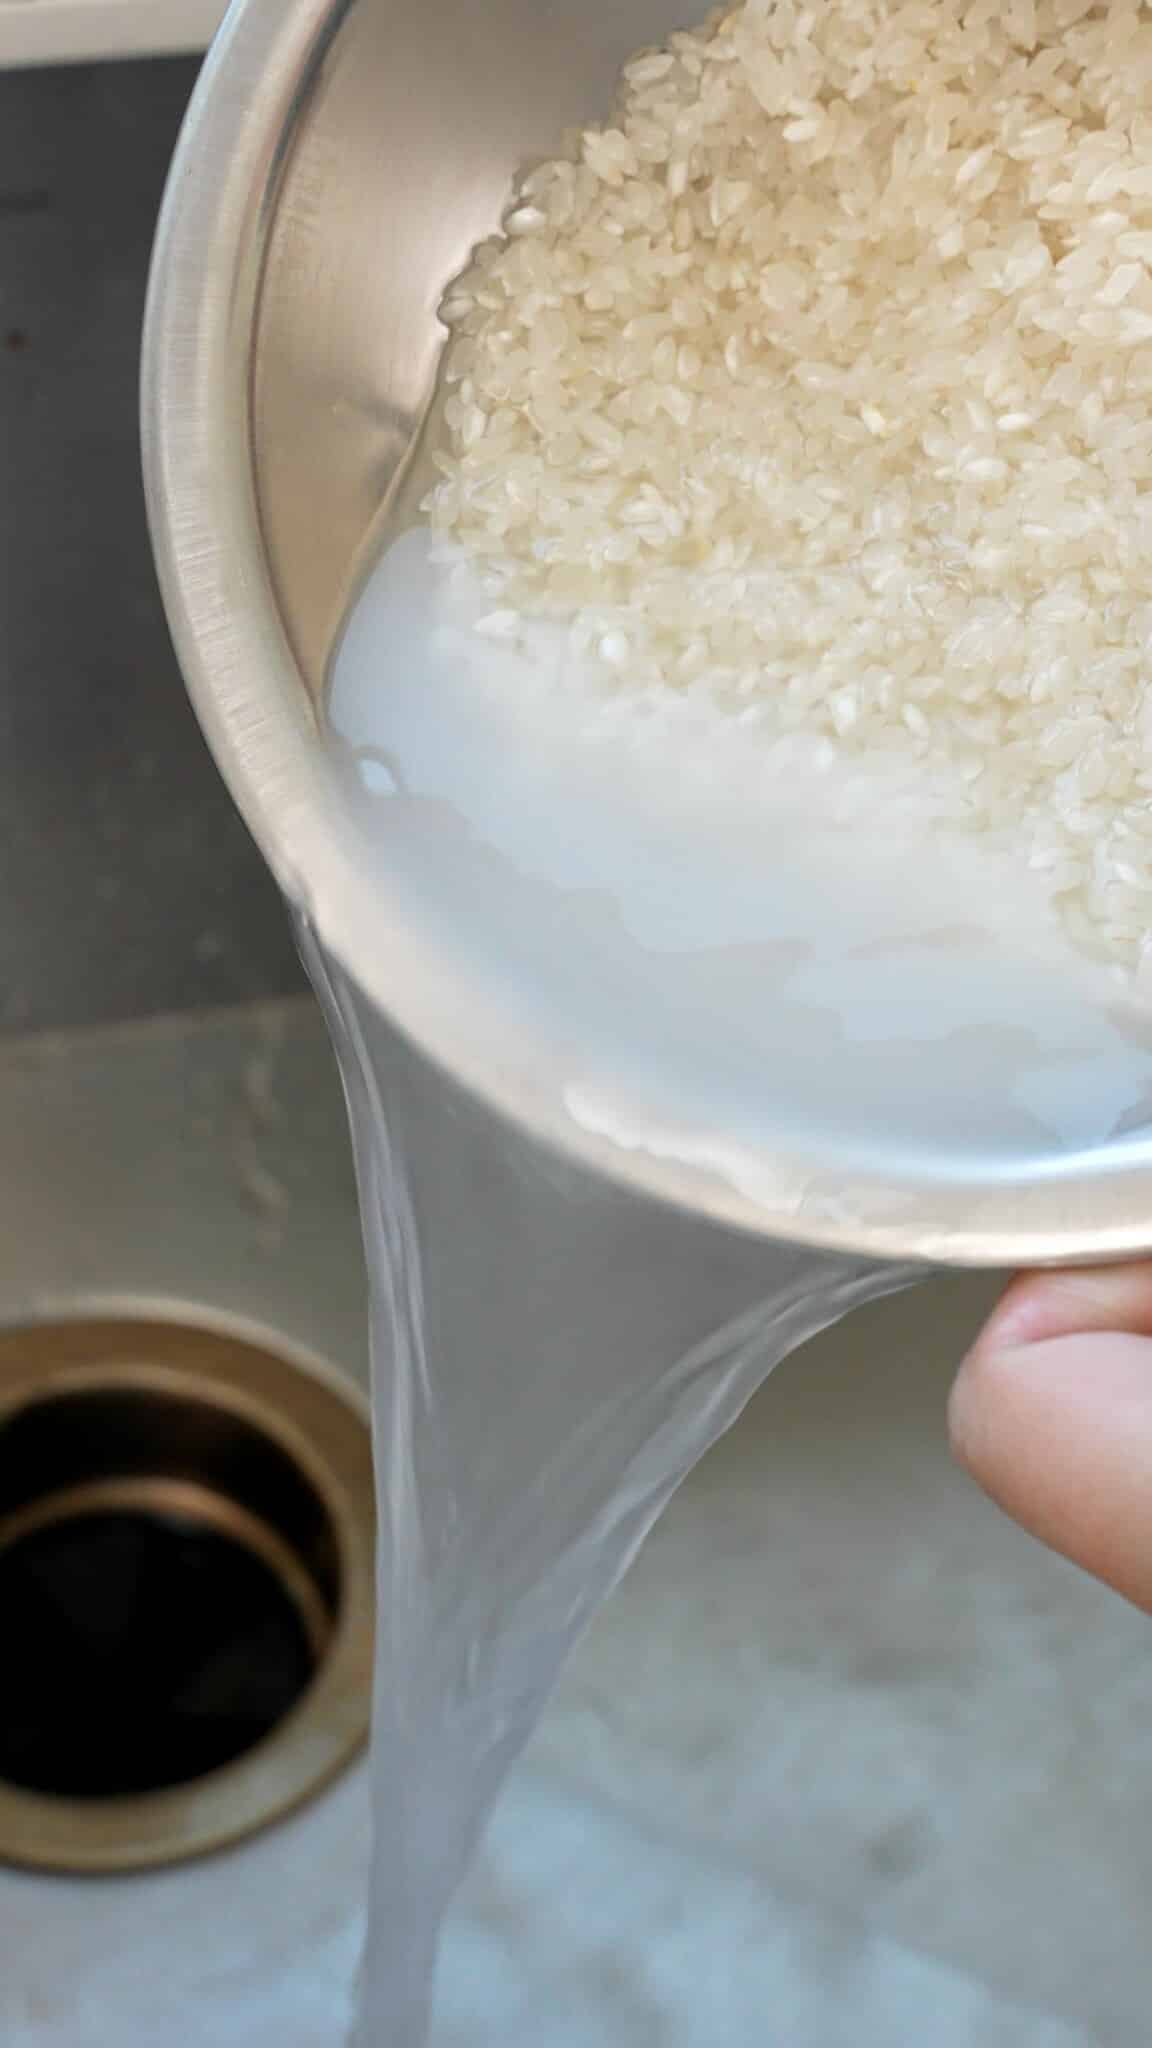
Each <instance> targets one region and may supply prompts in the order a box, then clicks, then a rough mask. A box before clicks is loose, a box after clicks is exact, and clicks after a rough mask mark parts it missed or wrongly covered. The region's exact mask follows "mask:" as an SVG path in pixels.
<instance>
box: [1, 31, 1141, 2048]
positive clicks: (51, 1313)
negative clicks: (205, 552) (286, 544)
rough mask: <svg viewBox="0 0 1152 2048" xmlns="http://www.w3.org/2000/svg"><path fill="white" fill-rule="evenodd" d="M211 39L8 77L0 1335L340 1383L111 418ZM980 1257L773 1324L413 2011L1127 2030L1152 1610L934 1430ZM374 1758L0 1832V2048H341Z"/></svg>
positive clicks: (590, 2022)
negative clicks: (317, 1776)
mask: <svg viewBox="0 0 1152 2048" xmlns="http://www.w3.org/2000/svg"><path fill="white" fill-rule="evenodd" d="M193 76H194V66H193V65H192V64H190V63H188V62H186V61H180V62H169V61H164V62H151V63H148V64H125V65H116V66H109V67H104V68H100V69H87V68H77V69H75V70H70V71H58V72H51V73H28V74H20V75H15V76H14V75H9V76H7V77H0V249H2V251H3V261H2V262H0V280H2V290H3V304H2V307H0V339H2V340H3V342H4V346H3V349H2V350H0V408H2V409H3V417H4V430H5V445H6V454H7V461H6V489H5V493H4V510H3V513H2V514H0V516H2V517H3V519H4V520H5V521H6V532H5V535H4V541H3V545H2V546H0V562H2V563H3V565H4V570H5V576H4V589H3V595H2V600H0V613H2V617H3V625H2V629H0V630H2V635H3V638H2V651H0V659H2V662H3V689H2V690H0V872H3V874H4V878H5V889H4V892H3V898H2V901H0V1033H2V1035H0V1133H2V1137H0V1323H4V1324H14V1323H21V1322H25V1321H28V1320H30V1319H39V1318H44V1317H59V1316H62V1315H65V1316H66V1315H75V1314H87V1315H101V1316H123V1315H136V1316H141V1315H147V1316H150V1317H161V1318H168V1319H171V1318H178V1319H180V1320H184V1321H188V1320H191V1321H193V1322H196V1321H199V1322H201V1323H203V1324H205V1325H207V1326H210V1327H211V1328H213V1329H214V1330H232V1331H240V1332H246V1333H249V1334H250V1335H253V1336H255V1337H258V1338H260V1339H261V1340H273V1341H278V1342H281V1343H283V1344H285V1345H287V1346H289V1347H290V1348H291V1349H292V1350H293V1351H295V1352H302V1353H307V1354H309V1355H311V1356H315V1357H319V1358H321V1359H323V1360H325V1361H327V1362H328V1363H329V1364H330V1365H332V1366H333V1367H335V1368H336V1369H337V1370H338V1371H339V1372H341V1373H344V1374H347V1375H348V1376H349V1377H350V1379H351V1380H352V1381H353V1382H355V1383H357V1384H359V1385H361V1386H363V1385H364V1384H365V1310H364V1285H363V1277H362V1269H361V1260H360V1251H359V1235H358V1223H357V1215H356V1205H355V1195H354V1189H353V1184H352V1175H351V1168H350V1163H349V1156H348V1146H347V1141H346V1137H345V1130H344V1118H343V1108H342V1103H341V1097H340V1091H339V1086H338V1082H337V1078H336V1075H335V1073H334V1070H333V1065H332V1060H331V1057H330V1054H329V1051H328V1048H327V1044H326V1041H325V1038H324V1033H323V1028H322V1025H321V1023H320V1020H319V1018H318V1015H317V1012H316V1010H315V1008H314V1006H313V1004H312V1001H311V998H310V997H309V995H308V994H307V993H306V991H305V988H304V983H303V979H302V976H301V974H300V971H299V968H298V966H297V964H296V960H295V955H294V952H293V949H292V946H291V942H290V938H289V935H288V932H287V928H286V924H285V920H284V918H283V915H282V912H281V909H280V906H279V903H278V901H277V899H276V896H275V892H274V891H273V889H272V887H271V885H270V884H269V883H268V881H267V879H266V877H265V876H264V874H263V871H262V869H261V867H260V864H259V862H258V861H257V859H256V856H255V854H254V853H253V851H252V849H251V847H250V846H249V844H248V841H247V838H246V836H245V834H244V832H243V829H242V828H241V826H240V825H239V824H238V823H237V821H236V820H235V818H234V816H233V813H232V811H231V808H230V805H229V804H228V802H227V800H226V798H225V796H224V794H223V792H222V790H221V788H220V787H219V785H218V783H217V780H216V777H215V774H214V772H213V770H212V769H211V767H210V765H209V763H208V761H207V759H206V756H205V753H204V750H203V748H202V746H201V744H200V742H199V739H198V736H197V734H196V732H195V729H194V727H193V724H192V721H191V718H190V715H189V713H188V711H187V708H186V706H185V702H184V698H183V693H182V690H181V686H180V682H179V678H178V676H177V674H176V670H175V666H174V663H173V660H172V656H171V653H170V650H169V648H168V644H167V639H166V635H165V633H164V629H163V625H162V622H161V615H160V608H159V603H158V599H157V598H156V595H155V591H154V588H153V584H152V578H151V570H150V567H149V563H148V556H147V548H146V542H145V536H144V527H143V516H142V512H141V509H140V502H139V492H138V484H137V476H136V453H135V425H134V420H135V369H136V342H137V327H138V321H139V314H140V308H141V304H142V295H143V283H144V274H145V266H146V261H147V251H148V243H149V238H150V233H151V226H152V219H153V215H154V211H155V206H156V203H157V200H158V197H159V191H160V187H161V183H162V179H163V174H164V170H165V167H166V162H167V157H168V153H169V150H170V148H171V145H172V141H173V139H174V134H175V129H176V126H177V123H178V121H179V117H180V113H181V110H182V107H183V104H184V101H185V99H186V96H187V93H188V90H189V88H190V85H191V82H192V79H193ZM993 1285H994V1283H993V1282H991V1281H989V1280H987V1279H978V1278H973V1277H958V1278H953V1279H948V1280H940V1281H934V1282H933V1283H931V1284H930V1285H929V1286H927V1287H926V1288H924V1289H923V1290H922V1291H921V1292H920V1293H919V1294H918V1295H915V1296H911V1297H907V1298H905V1299H903V1300H900V1301H893V1302H889V1303H886V1304H883V1305H882V1306H880V1307H877V1308H875V1309H872V1310H869V1311H867V1312H865V1313H863V1314H862V1315H861V1316H859V1317H858V1318H856V1319H855V1320H854V1321H853V1322H852V1323H851V1324H850V1325H849V1326H847V1328H845V1329H843V1330H841V1331H840V1332H837V1333H834V1334H833V1335H831V1336H828V1337H825V1338H823V1339H821V1340H819V1342H818V1343H817V1344H816V1345H814V1346H812V1347H810V1348H809V1350H808V1351H806V1352H805V1353H803V1354H802V1355H801V1356H800V1357H799V1358H797V1359H795V1360H794V1361H792V1362H791V1363H790V1364H789V1365H788V1366H786V1367H785V1368H784V1369H783V1370H782V1371H781V1373H780V1374H779V1375H778V1376H777V1378H776V1379H775V1381H773V1382H772V1383H771V1385H770V1386H769V1387H768V1388H767V1389H766V1390H765V1391H764V1393H763V1394H762V1395H761V1396H760V1397H759V1398H758V1400H757V1401H756V1402H755V1403H754V1404H753V1407H752V1408H751V1410H750V1411H749V1413H748V1415H747V1417H746V1418H745V1420H744V1422H743V1423H742V1424H741V1425H740V1426H739V1428H738V1429H737V1430H736V1431H735V1432H734V1433H733V1435H732V1436H731V1437H730V1438H729V1439H728V1440H727V1441H726V1442H725V1443H723V1444H722V1445H721V1446H720V1447H719V1449H718V1450H717V1451H716V1452H714V1453H713V1455H712V1456H711V1457H710V1458H709V1459H708V1460H707V1461H706V1462H705V1463H704V1465H702V1466H701V1468H700V1469H699V1470H698V1472H697V1473H696V1474H695V1475H694V1476H693V1478H692V1479H691V1481H690V1482H689V1483H688V1484H687V1485H686V1487H685V1488H684V1489H683V1491H682V1493H681V1494H680V1496H679V1497H678V1499H677V1501H676V1502H675V1504H674V1506H673V1508H672V1509H671V1511H670V1512H669V1514H668V1516H667V1517H666V1519H665V1520H664V1522H663V1523H662V1524H661V1526H660V1528H659V1529H658V1530H657V1532H656V1534H655V1535H654V1537H653V1538H652V1540H651V1542H650V1543H649V1545H648V1546H647V1548H646V1550H645V1552H644V1554H643V1556H642V1557H641V1559H640V1561H639V1563H638V1564H637V1566H636V1568H635V1569H634V1571H633V1572H632V1574H631V1575H630V1577H629V1579H628V1580H627V1582H626V1583H625V1585H624V1587H623V1588H622V1589H621V1591H620V1593H619V1594H618V1595H617V1597H616V1599H615V1600H614V1601H613V1603H612V1604H611V1606H610V1607H609V1609H608V1610H607V1612H606V1613H605V1614H604V1616H603V1617H602V1618H601V1620H600V1622H599V1623H598V1625H597V1626H596V1628H595V1629H594V1630H593V1632H592V1634H591V1635H590V1637H589V1638H588V1639H587V1641H586V1642H585V1644H584V1645H583V1647H582V1649H581V1651H580V1653H579V1654H578V1656H577V1658H576V1660H575V1663H574V1665H573V1667H572V1669H571V1670H570V1672H569V1674H568V1676H567V1678H566V1680H565V1683H564V1685H563V1687H562V1689H561V1691H560V1693H559V1695H558V1696H557V1698H556V1700H555V1702H554V1704H553V1707H552V1709H551V1712H550V1714H549V1716H548V1718H547V1720H546V1723H545V1725H544V1727H543V1729H542V1731H541V1733H540V1735H539V1737H538V1739H537V1740H536V1742H535V1743H534V1745H533V1747H532V1750H531V1752H530V1754H529V1756H528V1757H527V1758H526V1760H525V1762H524V1764H523V1766H522V1767H521V1768H520V1770H519V1771H518V1772H517V1774H516V1775H515V1777H514V1780H513V1783H512V1785H511V1787H510V1790H509V1792H508V1794H507V1796H506V1798H505V1799H504V1801H503V1802H502V1804H501V1807H500V1810H499V1812H498V1814H497V1817H496V1820H495V1823H494V1826H493V1828H492V1830H491V1831H490V1835H489V1838H488V1840H487V1842H486V1844H485V1849H484V1854H483V1857H482V1860H481V1865H480V1867H479V1869H478V1871H477V1872H476V1874H475V1877H474V1879H473V1880H472V1882H471V1883H470V1885H469V1888H468V1890H467V1893H466V1895H465V1898H464V1899H463V1900H462V1902H461V1905H460V1908H459V1911H458V1912H457V1914H456V1916H455V1920H454V1923H453V1927H452V1930H451V1935H450V1941H449V1947H448V1962H447V1968H446V1971H445V1993H444V2001H443V2014H442V2023H441V2041H440V2043H439V2044H438V2048H480V2044H493V2048H494V2044H496V2043H500V2044H501V2048H529V2044H531V2048H576V2044H580V2048H591V2044H593V2043H595V2044H601V2043H603V2044H605V2048H608V2044H611V2048H633V2044H636V2048H640V2044H644V2048H653V2044H661V2048H689V2044H691V2048H748V2044H750V2043H753V2042H755V2043H757V2044H759V2043H761V2042H763V2043H765V2044H766V2048H841V2044H844V2048H849V2044H851V2048H907V2044H919V2043H922V2042H923V2043H927V2042H929V2041H930V2042H931V2043H932V2048H1091V2044H1114V2048H1143V2044H1144V2043H1145V2042H1146V2041H1147V2038H1148V2023H1147V2013H1148V2010H1149V2007H1150V2005H1152V1962H1150V1960H1149V1955H1148V1944H1147V1933H1146V1930H1147V1906H1148V1900H1149V1898H1150V1897H1152V1831H1150V1830H1149V1829H1148V1828H1147V1827H1146V1826H1145V1825H1144V1824H1143V1821H1142V1818H1141V1816H1142V1813H1143V1808H1144V1804H1145V1800H1146V1796H1147V1787H1148V1784H1149V1780H1150V1778H1152V1756H1150V1753H1149V1747H1150V1746H1149V1736H1148V1726H1149V1714H1148V1692H1149V1688H1148V1678H1147V1671H1148V1659H1149V1651H1150V1643H1149V1635H1148V1625H1147V1622H1146V1621H1145V1620H1143V1619H1142V1618H1140V1617H1138V1616H1136V1615H1134V1614H1133V1613H1131V1612H1130V1611H1129V1610H1128V1609H1126V1608H1125V1607H1124V1606H1123V1605H1122V1604H1121V1603H1120V1602H1119V1601H1117V1600H1115V1599H1114V1598H1112V1596H1110V1595H1109V1594H1107V1593H1105V1592H1103V1591H1102V1590H1101V1589H1099V1588H1098V1587H1096V1586H1094V1585H1092V1584H1090V1583H1089V1582H1088V1581H1087V1580H1085V1579H1084V1578H1082V1577H1081V1576H1080V1575H1079V1574H1078V1573H1076V1572H1075V1571H1074V1570H1072V1569H1071V1568H1070V1567H1068V1566H1066V1565H1064V1564H1062V1563H1060V1562H1058V1561H1056V1560H1055V1559H1052V1558H1050V1557H1049V1556H1047V1555H1046V1554H1045V1553H1043V1552H1041V1551H1040V1550H1039V1549H1038V1548H1037V1547H1036V1546H1035V1545H1033V1544H1032V1543H1030V1542H1029V1541H1028V1540H1027V1539H1026V1538H1024V1537H1023V1536H1021V1535H1020V1534H1019V1533H1018V1532H1016V1531H1015V1530H1013V1529H1012V1528H1010V1527H1009V1526H1008V1525H1007V1524H1006V1523H1005V1522H1003V1521H1002V1520H1001V1519H1000V1518H999V1517H998V1516H997V1515H996V1514H995V1513H994V1512H993V1510H992V1509H991V1508H990V1507H988V1506H987V1504H986V1503H985V1502H983V1501H982V1500H981V1499H980V1498H979V1497H978V1496H977V1494H976V1493H975V1491H974V1489H973V1488H972V1487H971V1486H970V1485H969V1484H968V1483H967V1481H966V1480H965V1479H963V1478H962V1477H961V1475H960V1474H958V1473H957V1472H956V1471H954V1470H953V1468H952V1467H951V1466H950V1464H949V1462H948V1458H947V1455H946V1451H945V1447H944V1441H943V1426H942V1411H943V1402H944V1396H945V1391H946V1387H947V1383H948V1378H949V1374H950V1371H951V1369H952V1366H953V1364H954V1362H955V1360H956V1358H957V1357H958V1356H959V1354H960V1352H961V1351H962V1349H963V1347H964V1345H965V1343H966V1342H967V1340H968V1338H969V1336H970V1334H971V1332H972V1331H973V1330H974V1329H975V1327H976V1325H977V1323H978V1321H979V1318H980V1315H981V1314H982V1312H983V1310H984V1308H985V1306H986V1305H987V1302H988V1300H989V1298H990V1294H991V1291H992V1287H993ZM367 1806H368V1783H367V1774H366V1767H365V1766H364V1764H362V1763H361V1764H359V1765H356V1766H354V1767H353V1768H352V1769H351V1770H349V1771H348V1772H346V1773H345V1774H344V1775H343V1776H342V1777H341V1778H340V1779H339V1780H338V1782H336V1783H335V1784H334V1785H333V1786H332V1787H331V1789H329V1790H328V1791H327V1792H325V1793H324V1794H323V1796H322V1797H320V1798H319V1799H317V1800H316V1801H315V1802H314V1803H313V1804H312V1805H311V1806H309V1807H308V1808H307V1809H305V1810H304V1811H302V1812H300V1813H298V1814H297V1815H296V1817H294V1818H292V1819H290V1820H287V1821H285V1822H283V1823H282V1824H280V1825H279V1826H277V1827H275V1828H273V1829H271V1830H270V1831H269V1832H267V1833H265V1834H264V1835H262V1836H260V1837H258V1838H256V1839H254V1840H253V1841H251V1842H249V1843H248V1844H246V1845H245V1846H243V1847H241V1848H239V1849H234V1850H232V1851H230V1852H228V1853H226V1854H220V1855H217V1856H215V1857H210V1858H206V1859H204V1860H201V1861H199V1862H196V1863H194V1864H189V1865H188V1866H187V1867H184V1868H179V1869H173V1870H170V1871H167V1872H165V1873H163V1874H154V1875H151V1876H130V1877H122V1878H118V1879H115V1880H103V1881H101V1882H99V1883H93V1882H92V1881H91V1880H77V1879H75V1878H49V1877H35V1876H30V1875H26V1874H22V1873H19V1872H17V1871H15V1870H11V1871H8V1872H0V1946H2V1948H3V1953H4V1957H5V1963H4V1968H3V1971H2V1973H0V2039H2V2040H3V2042H4V2048H108V2044H109V2043H110V2042H115V2043H116V2044H117V2048H157V2044H158V2043H167V2042H173V2043H175V2042H180V2043H182V2044H186V2048H338V2044H339V2043H340V2042H341V2040H342V2038H343V2034H344V2029H345V2023H346V2020H347V2017H348V2015H349V2013H350V2011H351V2006H352V1999H353V1987H354V1978H355V1968H356V1958H357V1952H358V1944H359V1939H360V1932H361V1916H362V1896H363V1879H364V1870H365V1860H366V1850H367V1841H366V1815H367Z"/></svg>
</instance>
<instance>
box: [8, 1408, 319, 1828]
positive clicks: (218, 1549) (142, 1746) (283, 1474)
mask: <svg viewBox="0 0 1152 2048" xmlns="http://www.w3.org/2000/svg"><path fill="white" fill-rule="evenodd" d="M339 1579H340V1574H339V1568H338V1564H337V1548H336V1542H335V1537H334V1533H333V1530H332V1526H331V1521H330V1518H329V1515H328V1513H327V1510H326V1509H325V1507H324V1504H323V1503H322V1501H321V1500H320V1498H319V1496H318V1494H317V1493H316V1492H315V1490H314V1488H313V1487H312V1486H311V1484H310V1482H309V1481H308V1480H307V1479H306V1477H305V1476H304V1474H303V1473H302V1471H301V1470H300V1468H299V1466H298V1465H296V1464H295V1463H294V1461H293V1460H292V1459H291V1458H290V1457H289V1456H288V1454H287V1453H286V1452H285V1451H284V1450H283V1449H282V1448H281V1446H280V1445H279V1444H278V1443H276V1442H275V1441H274V1440H273V1439H272V1438H270V1437H269V1436H267V1435H266V1434H265V1433H264V1432H263V1431H261V1430H259V1429H256V1428H254V1427H253V1426H252V1424H250V1423H249V1422H247V1421H246V1420H244V1419H243V1418H242V1417H241V1416H238V1415H236V1414H235V1413H234V1412H231V1411H230V1410H229V1409H227V1408H225V1407H221V1406H216V1405H210V1404H208V1403H206V1402H202V1401H195V1400H189V1399H187V1398H185V1397H183V1396H170V1395H166V1394H162V1393H154V1392H148V1393H139V1392H135V1391H128V1390H118V1391H112V1392H100V1393H91V1394H89V1393H84V1394H73V1395H58V1396H56V1397H54V1398H52V1399H49V1400H40V1401H33V1402H31V1403H29V1404H28V1405H27V1406H25V1407H24V1408H22V1409H20V1410H18V1411H17V1413H16V1414H15V1415H13V1416H12V1417H11V1418H10V1420H9V1421H8V1422H7V1424H6V1425H5V1426H4V1427H3V1428H2V1429H0V1642H2V1643H3V1645H4V1664H5V1671H4V1683H3V1684H2V1685H0V1779H3V1780H5V1781H6V1782H7V1783H8V1784H9V1785H12V1786H14V1787H16V1788H17V1789H19V1790H21V1791H26V1792H36V1793H41V1794H48V1795H51V1796H54V1797H62V1798H72V1799H92V1800H97V1799H122V1798H128V1797H132V1796H136V1795H141V1794H144V1793H148V1792H159V1791H166V1790H169V1789H173V1788H176V1787H178V1786H182V1785H188V1784H191V1783H193V1782H195V1781H196V1780H197V1779H200V1778H203V1777H205V1776H207V1775H208V1774H209V1773H210V1772H212V1771H218V1770H221V1769H223V1768H224V1767H225V1766H226V1765H228V1764H231V1763H234V1762H235V1761H236V1759H237V1758H238V1757H241V1756H243V1755H245V1754H246V1753H247V1752H248V1751H249V1750H251V1749H254V1748H255V1746H256V1745H257V1743H259V1742H262V1741H263V1740H264V1739H265V1737H266V1736H268V1735H269V1734H271V1733H272V1731H273V1730H274V1729H275V1728H277V1727H278V1726H279V1724H280V1723H281V1722H282V1721H283V1720H284V1718H285V1717H286V1715H288V1714H289V1713H290V1712H291V1710H292V1708H293V1707H294V1706H295V1705H296V1704H297V1703H298V1701H300V1700H301V1699H302V1698H303V1696H304V1694H305V1693H306V1691H307V1690H308V1687H309V1685H310V1683H311V1681H312V1679H313V1678H314V1676H315V1674H316V1672H317V1670H318V1668H319V1667H320V1665H321V1663H322V1661H323V1658H324V1654H325V1651H326V1648H327V1645H328V1642H329V1638H330V1636H331V1634H332V1629H333V1625H334V1622H335V1620H336V1617H337V1614H338V1611H339V1596H340V1584H339Z"/></svg>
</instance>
